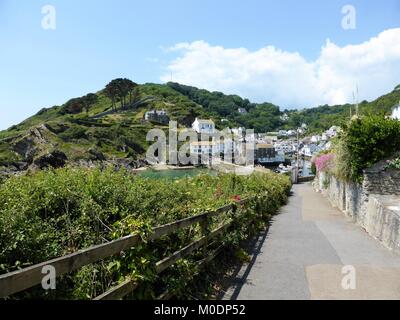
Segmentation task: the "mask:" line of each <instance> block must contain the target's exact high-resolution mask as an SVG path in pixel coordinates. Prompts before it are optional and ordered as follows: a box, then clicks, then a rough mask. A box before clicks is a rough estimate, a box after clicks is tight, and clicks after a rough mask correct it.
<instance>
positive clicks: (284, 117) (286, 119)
mask: <svg viewBox="0 0 400 320" xmlns="http://www.w3.org/2000/svg"><path fill="white" fill-rule="evenodd" d="M280 119H281V121H283V122H286V121H289V116H288V114H287V113H284V114H283V115H281V116H280Z"/></svg>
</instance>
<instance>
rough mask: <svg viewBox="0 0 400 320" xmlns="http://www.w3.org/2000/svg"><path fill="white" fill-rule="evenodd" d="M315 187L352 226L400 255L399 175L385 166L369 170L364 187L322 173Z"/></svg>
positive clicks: (365, 176) (315, 182)
mask: <svg viewBox="0 0 400 320" xmlns="http://www.w3.org/2000/svg"><path fill="white" fill-rule="evenodd" d="M314 187H315V189H316V190H317V191H321V192H322V193H323V194H324V195H325V196H326V197H327V198H328V199H329V200H330V202H331V203H332V205H333V206H335V207H337V208H338V209H339V210H341V211H342V212H343V213H344V214H345V215H346V216H347V217H349V218H350V219H352V221H353V222H355V223H356V224H358V225H360V226H361V227H363V228H364V229H365V230H366V231H367V232H368V233H369V234H370V235H371V236H373V237H374V238H376V239H377V240H379V241H380V242H382V243H383V244H384V245H385V246H386V247H387V248H389V249H391V250H394V251H397V252H399V253H400V172H399V171H395V170H385V169H384V166H383V167H382V164H379V165H377V166H374V167H373V168H371V169H369V170H366V171H365V174H364V180H363V183H362V184H356V183H351V182H343V181H340V180H338V179H337V178H335V177H334V176H328V175H326V174H325V173H322V174H321V173H320V174H318V175H317V178H316V179H315V181H314Z"/></svg>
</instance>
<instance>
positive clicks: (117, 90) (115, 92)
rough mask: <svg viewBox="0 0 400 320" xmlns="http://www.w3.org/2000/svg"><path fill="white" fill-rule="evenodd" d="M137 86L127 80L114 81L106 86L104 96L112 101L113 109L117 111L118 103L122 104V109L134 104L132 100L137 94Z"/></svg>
mask: <svg viewBox="0 0 400 320" xmlns="http://www.w3.org/2000/svg"><path fill="white" fill-rule="evenodd" d="M137 86H138V85H137V84H136V83H135V82H133V81H132V80H129V79H126V78H118V79H114V80H112V81H111V82H109V83H108V84H107V85H106V88H105V89H104V94H105V95H106V96H107V97H109V98H110V99H111V102H112V108H113V110H116V109H117V107H116V101H117V100H118V99H119V101H120V102H121V109H123V108H124V107H125V106H126V105H127V104H131V103H132V102H133V100H132V98H133V97H134V96H135V94H136V88H137Z"/></svg>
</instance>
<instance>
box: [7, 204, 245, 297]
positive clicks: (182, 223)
mask: <svg viewBox="0 0 400 320" xmlns="http://www.w3.org/2000/svg"><path fill="white" fill-rule="evenodd" d="M248 202H249V199H244V200H241V201H239V202H238V203H237V204H229V205H226V206H224V207H221V208H219V209H216V210H214V211H210V212H206V213H202V214H199V215H196V216H193V217H189V218H186V219H182V220H179V221H175V222H172V223H169V224H166V225H163V226H160V227H156V228H154V229H153V230H152V233H151V234H150V235H149V237H148V240H149V241H154V240H158V239H160V238H162V237H164V236H167V235H170V234H172V233H174V232H177V231H179V230H183V229H186V228H188V227H190V226H193V225H195V224H197V223H199V224H200V225H202V237H201V238H200V239H198V240H195V241H193V242H192V243H190V244H189V245H187V246H185V247H184V248H182V249H180V250H178V251H177V252H175V253H173V254H172V255H171V256H169V257H166V258H164V259H162V260H161V261H159V262H157V263H156V271H157V273H161V272H163V271H165V270H166V269H167V268H169V267H170V266H171V265H173V264H174V263H175V262H176V261H178V260H179V259H181V258H184V257H187V256H188V255H190V254H191V253H192V252H193V251H195V250H197V249H199V248H201V247H205V246H206V245H207V243H208V242H209V240H212V239H214V238H216V237H217V236H218V235H220V234H221V233H222V232H224V231H225V230H227V229H228V228H229V227H230V226H231V222H230V221H229V222H227V223H225V224H223V225H222V226H219V227H218V228H216V229H215V230H213V231H211V232H210V233H209V234H206V232H205V229H206V228H205V227H204V226H206V225H207V223H208V221H209V219H210V218H211V217H213V216H217V215H219V214H222V213H224V212H227V211H229V210H234V209H235V208H236V206H237V205H243V204H245V203H248ZM141 241H142V239H141V237H140V236H139V235H129V236H126V237H123V238H120V239H117V240H114V241H110V242H108V243H104V244H100V245H96V246H92V247H90V248H87V249H83V250H79V251H77V252H75V253H72V254H69V255H66V256H63V257H60V258H56V259H52V260H49V261H46V262H42V263H39V264H36V265H33V266H30V267H27V268H24V269H21V270H17V271H14V272H10V273H7V274H4V275H0V298H3V297H7V296H10V295H12V294H15V293H18V292H21V291H23V290H26V289H29V288H31V287H33V286H35V285H38V284H40V283H41V281H42V279H43V277H44V274H43V273H42V270H43V267H45V266H52V267H54V268H55V270H56V276H57V277H59V276H61V275H64V274H66V273H69V272H72V271H76V270H78V269H79V268H81V267H83V266H85V265H88V264H91V263H95V262H98V261H100V260H103V259H105V258H109V257H111V256H113V255H116V254H119V253H121V252H122V251H124V250H128V249H130V248H132V247H134V246H135V245H137V244H138V243H140V242H141ZM220 251H221V248H218V249H217V250H216V251H215V252H213V253H211V254H210V256H209V257H206V258H204V259H203V260H202V263H203V265H204V264H205V263H207V262H209V261H210V260H212V259H213V258H214V257H215V256H216V255H217V254H218V253H219V252H220ZM138 285H139V284H138V283H137V282H135V281H134V280H132V279H130V278H127V279H126V280H125V281H123V282H122V283H120V284H118V285H117V286H115V287H113V288H111V289H109V290H108V291H107V292H105V293H103V294H101V295H100V296H98V297H96V298H95V299H94V300H115V299H121V298H123V297H124V296H126V295H127V294H129V293H130V292H132V291H133V290H135V289H136V288H137V287H138Z"/></svg>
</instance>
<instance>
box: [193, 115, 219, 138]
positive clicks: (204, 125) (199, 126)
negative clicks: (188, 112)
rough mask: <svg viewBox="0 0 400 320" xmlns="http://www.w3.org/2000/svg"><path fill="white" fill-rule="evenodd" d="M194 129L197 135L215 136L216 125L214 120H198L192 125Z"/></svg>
mask: <svg viewBox="0 0 400 320" xmlns="http://www.w3.org/2000/svg"><path fill="white" fill-rule="evenodd" d="M192 129H193V130H194V131H196V132H197V133H205V134H214V132H215V124H214V122H213V121H212V120H204V119H198V118H196V119H195V120H194V122H193V124H192Z"/></svg>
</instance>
